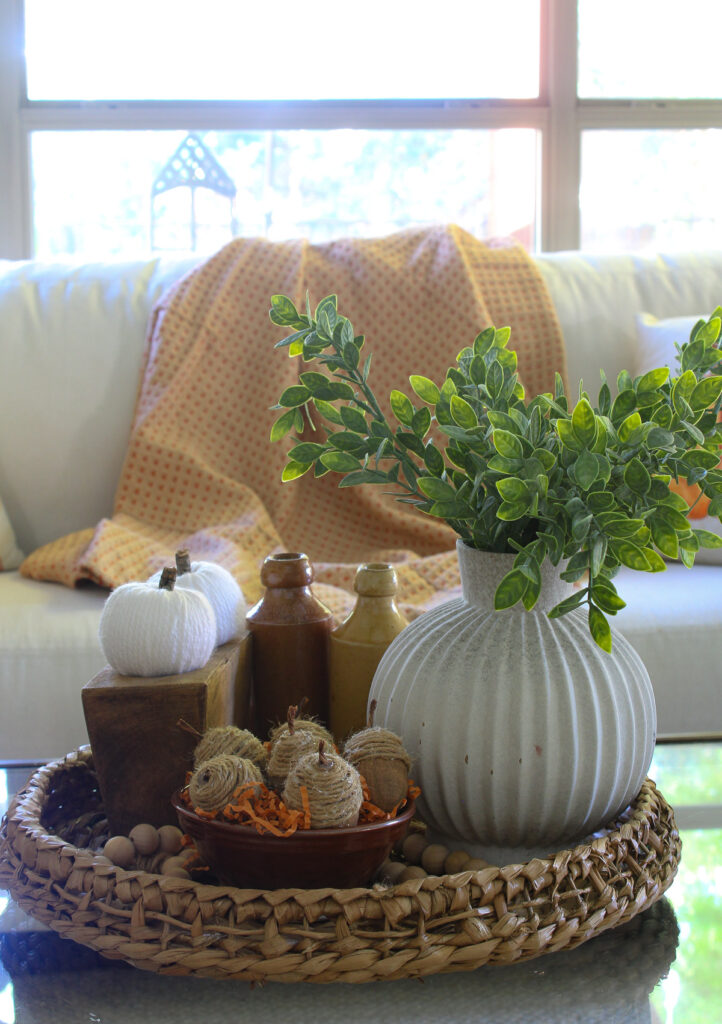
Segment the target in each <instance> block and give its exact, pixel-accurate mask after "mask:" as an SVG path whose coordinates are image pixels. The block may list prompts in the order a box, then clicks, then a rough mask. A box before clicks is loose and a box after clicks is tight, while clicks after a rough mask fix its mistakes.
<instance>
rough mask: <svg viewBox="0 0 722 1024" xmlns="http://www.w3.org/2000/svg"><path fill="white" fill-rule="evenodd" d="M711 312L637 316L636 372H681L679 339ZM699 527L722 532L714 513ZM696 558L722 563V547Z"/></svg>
mask: <svg viewBox="0 0 722 1024" xmlns="http://www.w3.org/2000/svg"><path fill="white" fill-rule="evenodd" d="M706 319H707V314H701V313H700V314H696V315H691V316H675V317H670V318H669V319H667V320H658V319H657V317H656V316H652V314H651V313H640V314H639V315H638V316H637V342H638V344H637V366H636V370H635V372H636V374H637V375H639V374H642V373H647V372H648V371H649V370H654V369H655V368H656V367H657V366H669V368H670V369H671V371H672V373H674V374H678V373H679V364H678V362H677V349H676V348H675V343H676V344H678V345H682V344H683V343H684V342H686V341H689V336H690V333H691V331H692V328H693V327H694V325H695V324H696V323H697V321H698V320H706ZM690 525H691V526H692V528H693V529H695V530H709V531H710V533H717V534H719V535H720V536H722V523H720V521H719V519H716V518H714V517H713V516H704V517H703V518H701V519H691V520H690ZM695 562H701V563H705V564H707V565H722V548H700V549H699V551H698V552H697V554H696V556H695Z"/></svg>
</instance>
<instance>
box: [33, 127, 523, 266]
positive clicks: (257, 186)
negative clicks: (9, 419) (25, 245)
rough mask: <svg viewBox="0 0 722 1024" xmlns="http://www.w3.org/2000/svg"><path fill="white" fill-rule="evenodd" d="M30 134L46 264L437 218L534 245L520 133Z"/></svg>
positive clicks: (352, 231) (40, 247)
mask: <svg viewBox="0 0 722 1024" xmlns="http://www.w3.org/2000/svg"><path fill="white" fill-rule="evenodd" d="M31 138H32V149H31V152H32V181H33V210H34V239H35V255H36V256H39V257H43V258H47V257H51V256H54V255H59V254H73V253H78V254H84V255H93V254H95V255H127V256H130V255H134V254H142V253H145V252H148V251H150V250H157V251H163V250H165V251H172V250H176V251H188V250H194V251H198V252H210V251H213V250H214V249H217V248H218V247H220V246H221V245H223V244H224V243H225V242H226V241H227V240H228V239H229V238H230V237H232V235H246V236H249V235H261V236H266V237H269V238H276V239H281V238H291V237H308V238H310V239H312V240H314V241H322V240H325V239H329V238H332V237H339V236H343V235H346V236H357V237H358V236H364V237H370V236H377V235H383V234H387V233H389V232H391V231H396V230H399V229H401V228H405V227H410V226H412V225H422V224H429V223H439V222H443V223H447V222H455V223H457V224H459V225H460V226H461V227H463V228H465V229H466V230H468V231H470V232H471V233H472V234H475V235H477V236H478V237H486V236H489V235H511V234H513V235H515V236H516V237H517V238H519V239H520V240H521V241H522V242H523V243H524V244H525V245H526V246H527V247H528V248H533V247H534V242H535V239H536V233H537V221H536V216H537V215H536V196H537V164H538V160H537V151H538V139H537V133H536V132H535V131H533V130H529V129H503V130H498V131H481V130H467V129H464V130H461V129H460V130H453V131H361V130H357V129H354V130H350V129H348V130H339V131H325V132H324V131H282V132H281V131H279V132H215V131H208V132H200V133H194V135H193V136H187V135H186V133H185V132H171V131H153V132H150V131H139V132H120V131H116V132H105V131H93V132H49V131H42V132H34V133H33V134H32V136H31ZM179 182H185V183H186V184H185V185H183V184H180V185H179V184H178V183H179ZM190 184H192V185H193V186H194V187H193V188H191V187H189V185H190ZM234 193H235V194H234Z"/></svg>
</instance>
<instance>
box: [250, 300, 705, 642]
mask: <svg viewBox="0 0 722 1024" xmlns="http://www.w3.org/2000/svg"><path fill="white" fill-rule="evenodd" d="M270 316H271V320H272V321H273V323H274V324H277V325H279V326H281V327H284V328H287V329H290V330H291V332H292V333H291V334H289V335H288V337H285V338H283V339H282V340H281V341H279V342H278V343H277V345H276V347H277V348H284V347H287V348H288V349H289V355H290V356H300V357H301V358H302V359H303V361H304V362H306V363H312V362H316V363H318V364H320V365H321V366H323V367H324V368H325V371H326V372H317V371H315V370H309V371H307V372H302V373H301V374H300V376H299V383H298V384H294V385H292V386H291V387H288V388H286V389H285V391H284V392H283V394H282V395H281V396H280V398H279V401H278V405H277V406H275V407H274V408H276V409H280V410H283V411H282V413H281V415H280V416H279V417H278V419H277V420H276V421H275V423H274V424H273V428H272V430H271V440H272V441H278V440H280V439H281V438H283V437H285V436H286V435H287V434H288V433H289V432H290V431H295V432H296V434H297V443H296V444H294V445H293V447H292V448H291V449H290V451H289V453H288V456H289V462H288V463H287V465H286V466H285V468H284V470H283V480H284V481H290V480H294V479H296V478H298V477H300V476H302V475H303V474H304V473H307V472H309V471H313V472H314V474H315V475H316V476H323V475H324V474H326V473H329V472H331V473H339V474H341V480H340V483H339V486H340V487H351V486H353V485H355V484H376V485H379V486H383V487H391V488H392V494H393V495H394V497H396V498H397V500H399V501H402V502H408V503H409V504H411V505H414V506H416V507H417V508H418V509H419V511H420V512H423V513H425V514H427V515H430V516H436V517H438V518H440V519H443V520H445V521H446V522H447V523H448V524H449V525H450V526H451V527H452V528H453V529H454V530H455V532H456V533H457V534H458V535H459V536H460V537H461V538H462V539H463V540H464V541H465V543H466V544H468V545H469V546H470V547H473V548H479V549H481V550H483V551H497V552H512V553H515V554H516V557H515V559H514V562H513V568H512V569H511V570H510V571H509V572H508V573H507V574H506V575H505V576H504V577H503V579H502V580H501V582H500V584H499V586H498V588H497V590H496V594H495V607H496V608H497V609H503V608H509V607H511V606H512V605H515V604H516V603H517V602H519V601H521V602H523V604H524V607H525V608H527V609H531V608H533V607H534V605H535V603H536V601H537V599H538V597H539V594H540V590H541V573H540V566H541V564H542V562H543V561H544V559H545V558H549V559H550V560H551V562H552V564H553V565H555V566H557V565H558V566H559V567H560V568H559V574H560V576H561V578H562V579H564V580H566V581H568V582H572V583H578V584H579V586H578V587H577V589H575V590H574V592H573V593H572V594H571V596H569V597H567V598H566V599H565V600H563V601H562V602H561V603H559V604H557V605H556V606H555V607H554V608H553V609H552V610H551V611H550V612H549V615H550V616H551V617H557V616H560V615H564V614H566V613H567V612H570V611H571V610H572V609H574V608H578V607H580V606H582V605H587V607H588V621H589V629H590V632H591V634H592V636H593V637H594V639H595V640H596V642H597V644H598V645H599V646H600V647H601V648H603V649H604V650H606V651H610V650H611V647H612V635H611V630H610V627H609V623H608V620H607V615H614V614H616V613H617V612H618V611H619V610H620V609H621V608H623V607H624V601H623V600H622V599H621V597H620V596H619V594H618V593H617V591H616V588H615V586H614V583H613V582H612V579H613V577H614V575H615V573H616V572H617V570H618V568H619V566H620V565H626V566H629V567H630V568H632V569H637V570H641V571H644V572H661V571H662V570H664V568H665V562H664V559H663V557H662V556H663V555H665V556H667V557H669V558H679V559H681V561H682V562H683V563H684V564H685V565H686V566H688V567H689V566H691V565H692V564H693V562H694V557H695V553H696V552H697V551H698V550H699V548H700V547H722V538H720V537H719V536H717V535H716V534H714V533H711V532H709V531H706V530H699V529H694V528H692V527H691V525H690V522H689V520H688V518H687V513H688V512H689V508H688V505H687V503H686V502H685V500H684V499H683V498H682V497H681V496H680V495H679V494H676V493H675V492H674V491H673V490H671V489H670V482H671V481H672V480H680V479H684V480H687V481H688V482H689V483H697V484H699V486H700V488H701V491H702V492H703V493H704V494H706V495H707V496H708V497H709V498H710V499H711V504H710V506H709V514H710V515H713V516H717V517H722V471H721V470H720V468H719V463H720V445H722V424H721V423H719V422H718V417H719V412H720V407H721V406H722V397H721V396H722V375H721V373H722V361H721V359H720V355H721V354H720V349H719V347H718V340H719V336H720V327H721V318H722V307H718V308H717V309H716V310H715V311H714V313H713V314H712V316H711V317H710V318H709V320H707V321H705V320H700V321H699V322H698V323H697V324H696V325H695V327H694V329H693V331H692V333H691V336H690V340H689V342H687V343H685V344H683V345H681V346H677V348H678V360H679V371H680V372H679V375H676V376H673V375H672V374H671V373H670V370H669V368H667V367H664V368H660V369H655V370H651V371H650V372H649V373H645V374H643V375H642V376H638V377H634V378H633V377H631V376H630V374H629V373H627V372H626V371H622V372H621V373H620V374H619V376H618V378H617V394H616V397H613V395H612V391H611V389H610V387H609V384H608V383H607V381H606V379H605V377H604V374H603V373H602V384H601V389H600V391H599V395H598V399H597V404H596V406H593V405H592V403H591V400H590V398H589V395H588V394H587V392H586V391H585V390H584V388H583V384H582V383H580V385H579V397H578V399H577V401H576V402H574V403H572V402H570V401H569V399H568V397H567V396H566V395H565V393H564V386H563V383H562V380H561V377H560V376H559V375H557V377H556V384H555V390H554V394H551V393H548V394H540V395H536V396H535V397H533V398H532V399H531V401H529V402H527V401H526V399H525V393H524V389H523V387H522V385H521V383H520V381H519V377H518V374H517V357H516V353H515V352H514V351H512V350H511V349H509V348H508V342H509V339H510V329H509V328H508V327H502V328H500V329H496V328H494V327H488V328H487V329H486V330H484V331H482V332H481V333H480V334H479V335H478V336H477V337H476V338H475V339H474V342H473V344H472V345H469V346H468V347H467V348H464V349H462V351H461V352H460V353H459V355H458V356H457V359H456V365H455V366H453V367H451V368H450V369H449V370H448V371H447V374H446V379H445V380H444V381H443V382H442V383H441V384H440V385H439V384H436V383H435V382H434V381H432V380H430V379H429V378H428V377H425V376H422V375H416V374H413V375H412V376H410V377H409V383H410V385H411V389H412V392H413V397H412V396H411V395H407V394H405V393H403V392H402V391H397V390H394V391H392V392H391V395H390V405H391V410H392V413H393V419H395V421H396V422H395V423H394V422H389V420H388V419H387V417H386V416H385V414H384V412H383V411H382V409H381V407H380V405H379V403H378V401H377V399H376V397H375V395H374V393H373V391H372V389H371V386H370V385H369V367H370V362H371V359H370V356H369V357H367V358H366V359H365V360H364V359H362V350H363V345H364V338H363V335H357V334H355V333H354V329H353V326H352V324H351V322H350V321H349V319H348V318H347V317H345V316H343V315H342V314H341V313H339V312H338V308H337V299H336V296H335V295H330V296H328V297H326V298H325V299H323V300H322V301H321V302H320V303H319V304H318V306H317V307H316V310H315V312H313V313H312V312H311V308H310V305H309V302H308V298H307V299H306V310H305V312H299V311H298V310H297V309H296V307H295V305H294V303H293V302H292V301H291V300H290V299H289V298H287V297H286V296H283V295H274V296H273V297H272V299H271V311H270ZM311 407H314V409H315V412H316V414H317V416H320V417H321V419H322V420H324V421H325V423H324V424H323V426H324V428H325V429H324V431H323V434H322V432H321V431H320V430H317V427H316V425H315V424H314V418H313V417H312V415H311ZM316 418H317V417H316ZM306 423H308V424H310V426H311V427H312V428H313V429H314V430H316V437H317V439H315V440H312V441H309V440H304V439H303V438H302V437H301V436H300V435H301V434H302V433H303V432H304V430H305V425H306ZM306 436H308V431H306ZM442 437H443V438H445V443H444V442H443V441H440V440H439V438H442Z"/></svg>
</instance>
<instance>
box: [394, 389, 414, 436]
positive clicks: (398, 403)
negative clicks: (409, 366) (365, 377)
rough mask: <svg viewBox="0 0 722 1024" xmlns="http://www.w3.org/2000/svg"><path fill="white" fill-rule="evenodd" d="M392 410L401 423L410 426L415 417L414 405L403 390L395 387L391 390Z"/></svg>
mask: <svg viewBox="0 0 722 1024" xmlns="http://www.w3.org/2000/svg"><path fill="white" fill-rule="evenodd" d="M391 411H392V412H393V414H394V416H395V417H396V419H397V420H398V421H399V423H403V424H404V425H405V426H407V427H410V426H411V423H412V422H413V419H414V407H413V405H412V404H411V400H410V399H409V398H407V397H406V395H405V394H404V393H403V391H397V390H396V389H394V390H393V391H392V392H391Z"/></svg>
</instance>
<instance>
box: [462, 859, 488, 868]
mask: <svg viewBox="0 0 722 1024" xmlns="http://www.w3.org/2000/svg"><path fill="white" fill-rule="evenodd" d="M488 867H491V865H490V864H489V863H488V862H487V861H485V860H482V859H481V857H471V858H469V860H467V862H466V864H464V871H483V870H484V868H488Z"/></svg>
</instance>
